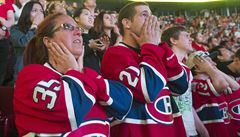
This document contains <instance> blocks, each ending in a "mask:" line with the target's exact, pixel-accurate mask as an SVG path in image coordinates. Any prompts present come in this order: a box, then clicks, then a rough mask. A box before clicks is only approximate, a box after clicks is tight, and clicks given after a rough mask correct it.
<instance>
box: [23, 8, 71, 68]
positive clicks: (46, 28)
mask: <svg viewBox="0 0 240 137" xmlns="http://www.w3.org/2000/svg"><path fill="white" fill-rule="evenodd" d="M60 16H68V15H65V14H63V13H56V14H50V15H48V16H47V17H46V18H45V19H44V20H43V22H42V23H41V24H40V25H39V26H38V28H37V33H36V35H35V37H33V38H32V39H31V40H30V42H29V43H28V45H27V47H26V49H25V51H24V54H23V61H24V65H28V64H44V63H46V62H48V50H47V47H46V46H45V44H44V43H43V38H44V37H50V38H52V37H53V34H54V29H55V25H56V19H57V18H58V17H60Z"/></svg>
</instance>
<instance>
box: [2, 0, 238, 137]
mask: <svg viewBox="0 0 240 137" xmlns="http://www.w3.org/2000/svg"><path fill="white" fill-rule="evenodd" d="M4 2H5V3H3V4H2V5H1V6H0V11H1V12H0V27H1V29H0V85H1V86H12V87H13V86H15V82H16V79H17V77H18V74H19V72H21V70H22V69H23V68H24V66H26V65H29V64H32V63H34V60H33V61H32V63H29V62H31V59H33V58H34V57H32V58H30V57H28V61H27V62H28V63H26V62H24V60H25V61H26V58H24V55H25V56H26V54H27V53H30V52H31V53H33V50H37V48H32V49H31V50H30V49H29V45H30V46H31V41H33V40H35V39H36V35H38V36H39V37H40V36H41V33H40V32H38V31H39V26H41V25H43V24H42V22H44V20H45V19H46V17H47V16H48V17H49V16H50V15H53V16H50V17H54V15H55V16H56V17H57V18H56V19H57V20H60V19H61V18H62V16H65V15H66V16H65V17H64V19H66V20H70V19H69V17H71V19H72V20H71V21H72V22H76V23H77V26H78V27H76V26H73V25H71V24H66V23H62V24H60V25H61V26H60V27H62V28H63V29H64V30H71V31H74V30H75V29H76V28H77V29H78V30H79V31H80V32H81V33H80V35H81V37H82V39H83V48H84V49H83V51H84V56H83V60H82V65H83V66H84V67H89V68H91V69H93V70H94V71H96V72H97V73H98V74H100V75H103V77H104V78H107V79H114V80H117V81H120V82H121V80H122V79H124V78H121V77H120V76H122V75H123V76H126V77H127V78H128V80H129V79H130V80H131V78H130V73H132V72H133V71H135V72H137V71H136V70H138V68H132V67H129V68H127V69H128V70H131V72H129V75H127V74H128V71H126V72H125V71H124V72H125V73H120V74H119V77H120V78H119V79H120V80H119V79H118V78H115V76H113V77H110V73H112V74H111V75H115V74H118V73H117V72H118V71H119V70H118V69H116V68H114V67H115V66H114V65H116V64H115V63H117V62H114V59H116V60H117V59H118V60H120V58H122V59H123V60H124V59H125V58H124V57H121V56H119V58H116V57H118V54H117V53H116V54H114V52H113V51H114V50H113V49H114V48H112V47H117V46H119V45H120V46H123V47H127V48H129V49H131V50H133V51H135V52H136V53H138V55H136V58H138V57H139V59H138V60H141V59H143V58H144V56H143V55H142V52H143V51H145V50H146V47H148V46H149V45H148V46H145V45H141V44H142V43H140V42H139V41H140V38H145V39H144V40H149V41H150V43H151V42H153V41H154V42H155V43H154V45H158V44H159V43H161V44H160V46H162V47H165V50H164V53H163V54H164V55H162V58H166V59H169V60H168V61H166V60H164V59H162V60H161V61H160V63H159V64H161V65H163V66H164V67H163V68H161V69H166V73H167V74H166V75H167V76H166V77H164V75H165V74H162V72H161V71H159V70H158V69H156V70H154V72H155V71H159V72H160V73H161V74H159V75H163V76H162V77H164V79H165V80H162V81H163V83H164V82H167V83H170V84H168V85H164V84H163V85H164V86H168V87H169V90H170V91H171V92H173V93H171V94H176V93H177V91H178V90H181V88H183V89H184V87H181V86H179V85H178V80H179V79H180V78H179V77H178V75H180V72H181V77H184V76H185V75H184V74H185V73H186V77H187V80H186V81H187V82H186V83H185V85H188V86H189V87H188V88H187V91H188V92H186V94H185V95H184V94H183V93H181V94H183V95H180V96H178V97H176V96H175V95H169V96H171V99H172V100H175V101H176V103H172V102H171V106H172V107H173V106H174V105H173V104H175V106H176V107H178V108H179V110H178V109H177V110H178V111H179V113H182V115H183V117H182V118H183V124H184V125H185V127H188V126H189V125H194V126H191V131H190V128H186V135H188V136H197V135H199V136H201V137H202V136H203V137H215V136H216V137H217V136H227V137H228V136H229V137H235V136H237V134H238V135H239V134H240V128H239V123H240V122H239V119H240V114H239V112H238V111H237V110H235V109H236V108H234V107H236V105H235V106H234V105H232V104H233V103H235V101H236V100H237V101H238V100H239V98H238V97H239V95H240V89H239V84H238V83H240V13H233V14H231V15H230V16H223V15H218V14H216V13H210V14H209V15H207V16H183V15H180V16H173V15H167V16H160V17H157V20H156V19H155V17H152V16H150V15H146V16H150V17H147V19H146V20H149V21H148V23H145V24H144V25H145V26H144V25H143V27H146V26H148V25H149V24H150V23H149V22H151V23H152V24H155V26H158V25H159V29H160V30H159V35H158V34H157V33H156V35H150V34H149V37H150V36H158V38H156V39H158V40H159V41H157V40H155V39H154V40H153V39H151V38H149V39H146V38H147V36H145V35H144V34H143V31H141V32H139V31H140V30H135V31H136V33H135V34H132V33H126V32H128V30H130V27H129V28H128V25H129V24H128V23H129V22H128V21H126V20H124V19H122V17H119V18H120V19H122V20H119V18H118V16H119V14H120V12H118V11H108V10H104V9H101V10H96V9H97V4H96V0H82V1H81V4H78V3H76V2H73V3H67V2H66V1H65V0H57V1H46V0H15V1H14V2H13V0H5V1H4ZM140 5H141V4H140ZM141 6H147V7H148V5H144V4H143V5H141ZM125 8H126V7H125ZM144 8H146V7H144ZM146 10H148V8H146ZM147 13H148V12H147ZM149 13H150V12H149ZM149 13H148V14H149ZM122 14H123V13H122ZM133 14H136V13H133ZM57 15H58V16H57ZM131 16H134V15H131V14H130V15H129V16H127V17H125V18H129V19H130V20H131ZM48 19H50V18H48ZM52 20H54V19H52ZM119 21H121V22H119ZM131 21H132V22H131V23H134V21H135V20H133V19H132V20H131ZM131 23H130V25H129V26H131V25H132V24H131ZM135 23H136V22H135ZM40 24H41V25H40ZM119 24H120V25H119ZM124 25H125V26H124ZM43 26H44V25H43ZM126 26H127V27H126ZM149 26H150V25H149ZM153 26H154V25H153ZM45 27H47V26H45ZM123 27H126V28H127V29H126V30H124V29H125V28H123ZM136 27H138V26H136ZM146 28H147V29H149V28H150V27H149V28H148V27H146ZM140 29H142V27H141V28H140ZM50 30H51V31H52V32H49V33H52V34H51V35H53V34H54V33H55V31H58V28H55V29H54V28H51V29H50ZM123 30H124V31H123ZM133 30H134V29H133ZM157 30H158V29H155V31H157ZM40 31H42V33H45V32H44V31H43V30H40ZM138 33H139V35H136V34H138ZM49 35H50V34H49ZM49 37H50V38H52V37H53V36H49ZM181 38H182V39H181ZM66 39H67V37H66ZM128 39H131V40H128ZM41 40H42V41H44V40H45V39H44V38H43V39H41ZM46 41H47V40H46ZM129 41H130V42H129ZM75 42H76V43H78V42H79V41H75ZM128 42H129V43H128ZM178 42H180V43H178ZM182 42H185V45H188V44H189V43H190V46H189V47H184V46H185V45H184V44H183V43H182ZM80 43H81V42H80ZM133 43H134V44H135V45H138V46H136V47H132V46H131V45H130V44H133ZM44 44H45V43H44ZM32 45H34V44H32ZM45 45H47V44H45ZM50 45H51V44H50ZM60 45H61V44H60ZM166 45H168V46H169V47H170V48H171V49H172V50H171V49H170V48H167V47H168V46H166ZM47 47H50V46H47ZM144 48H145V49H144ZM26 49H28V50H26ZM40 49H41V48H40ZM109 49H111V50H109ZM142 49H143V51H141V50H142ZM50 50H58V49H51V48H50ZM149 50H153V49H151V48H150V49H149ZM158 50H159V51H161V50H160V49H156V51H158ZM41 51H42V52H41ZM46 51H47V49H41V50H40V52H39V53H38V52H36V51H34V55H35V56H38V59H39V60H40V61H41V60H44V61H45V62H47V63H50V67H53V68H55V67H56V68H59V67H57V65H56V64H55V63H56V62H55V63H53V64H55V65H56V66H54V65H53V66H52V65H51V62H50V60H51V59H50V58H49V56H50V55H51V54H53V53H51V52H52V51H51V52H50V54H44V55H45V57H44V56H42V55H40V54H42V53H45V52H46ZM120 51H121V48H120V50H119V52H120ZM122 51H124V52H125V53H127V52H129V51H127V50H126V51H125V50H122ZM156 51H155V52H156ZM58 52H59V53H61V52H62V51H58ZM64 52H65V51H64ZM70 52H72V54H73V53H75V52H77V50H76V51H70ZM111 52H113V53H111ZM59 53H57V54H59ZM105 53H106V54H105ZM110 53H111V54H110ZM146 53H147V52H146ZM146 53H145V54H146ZM120 54H121V53H120ZM131 54H132V53H131ZM159 54H160V53H159ZM165 54H166V55H165ZM172 54H175V56H176V58H175V56H174V58H173V57H172V56H169V57H166V56H167V55H172ZM82 55H83V54H82ZM109 55H115V56H112V58H111V57H110V56H109ZM154 55H155V54H154ZM154 55H149V56H154ZM41 56H42V57H41ZM137 56H138V57H137ZM159 56H160V55H155V57H156V58H160V57H159ZM106 57H108V59H106ZM110 58H111V59H110ZM136 58H135V59H136ZM150 58H151V57H150ZM128 59H129V58H128ZM148 59H149V58H148ZM171 59H175V60H174V61H173V62H174V63H175V65H176V66H175V68H174V67H173V66H171V65H172V64H171ZM111 60H113V62H111ZM126 60H127V59H126ZM126 60H124V61H126ZM56 61H59V62H61V61H60V60H56ZM66 61H67V60H66ZM124 61H123V62H122V64H124V63H126V64H128V63H129V62H124ZM158 61H159V60H158ZM53 62H54V61H53ZM109 62H111V64H108V63H109ZM177 62H178V63H177ZM41 63H44V62H41ZM41 63H37V64H41ZM78 63H79V62H78ZM131 63H132V62H130V64H131ZM138 63H139V62H138ZM144 63H145V62H144ZM144 63H143V64H140V63H139V68H140V67H141V68H140V69H142V68H143V69H146V68H145V67H146V66H144ZM106 64H108V65H112V66H111V67H109V66H108V65H106ZM101 65H103V66H101ZM135 65H136V64H135ZM63 66H64V65H63ZM116 66H117V65H116ZM142 66H143V67H142ZM153 66H154V65H153ZM181 66H182V68H183V70H184V71H180V68H181ZM108 67H109V68H111V70H108V69H109V68H108ZM167 67H169V68H167ZM177 67H179V68H178V70H177V69H176V68H177ZM173 68H174V70H177V71H179V74H176V76H172V77H169V73H170V72H171V71H173V70H171V69H173ZM114 69H116V70H114ZM140 69H139V70H140ZM151 69H152V67H150V71H151ZM59 70H61V69H59ZM104 70H105V71H104ZM57 71H58V70H57ZM67 71H68V70H65V71H64V72H63V74H65V73H67ZM110 71H112V72H110ZM145 71H146V72H145V73H146V76H144V78H145V77H147V74H148V73H150V71H149V70H148V71H147V69H146V70H145ZM139 73H140V72H139ZM163 73H165V72H163ZM174 73H177V72H174ZM182 73H184V74H182ZM191 73H192V74H193V75H191ZM94 74H95V73H94ZM121 74H122V75H121ZM154 74H155V73H154ZM154 74H153V75H152V77H151V78H153V77H155V76H154ZM96 75H97V74H96ZM136 75H137V76H138V77H140V76H139V75H142V72H141V74H136ZM123 76H122V77H123ZM22 77H24V76H22ZM173 77H174V78H173ZM176 77H178V78H179V79H177V78H176ZM144 78H143V76H141V80H142V79H144ZM153 79H154V78H153ZM171 80H172V81H171ZM181 80H182V82H183V83H184V82H185V81H184V80H183V79H181ZM136 81H137V80H136ZM146 81H147V80H146ZM153 81H154V80H153ZM153 81H151V82H153ZM151 82H149V83H150V84H149V85H151ZM171 82H173V85H174V86H175V87H174V86H173V87H172V85H171V84H172V83H171ZM174 82H175V83H174ZM134 83H135V84H136V85H137V82H135V81H132V84H134ZM153 83H154V82H153ZM122 84H124V85H125V86H127V88H129V89H130V90H131V91H135V90H138V89H137V88H138V87H137V86H139V84H138V85H137V86H136V85H135V86H136V87H134V88H135V89H134V88H133V86H132V85H131V84H129V83H128V84H129V85H128V84H126V81H123V82H122ZM141 84H142V83H141ZM113 85H114V84H113ZM164 86H163V87H164ZM177 86H179V89H177V88H176V87H177ZM18 87H19V85H18ZM157 87H158V86H157ZM190 87H191V88H192V89H191V88H190ZM158 88H159V87H158ZM208 88H209V89H208ZM124 90H125V89H124ZM146 90H147V87H146ZM161 90H165V89H164V88H162V89H161ZM175 90H177V91H176V92H175ZM94 92H95V91H94ZM96 92H97V90H96ZM104 92H105V91H104ZM143 92H144V91H143ZM169 93H170V92H169ZM145 94H147V93H145ZM145 94H144V95H145ZM159 95H160V93H159ZM96 96H97V97H96V98H100V101H106V100H105V99H102V98H101V96H100V97H98V95H96ZM106 96H108V95H106ZM149 96H150V95H149ZM172 96H174V97H173V98H172ZM127 97H129V95H127ZM135 97H136V95H135V92H133V98H135ZM144 97H145V96H144ZM129 98H130V97H129ZM138 99H139V97H138V95H137V99H136V100H137V101H135V100H134V101H133V105H136V106H138V105H139V104H140V105H139V106H142V107H144V106H145V105H146V109H147V108H148V107H150V105H151V103H152V101H149V102H148V101H146V100H142V98H141V97H140V103H139V102H138V101H139V100H138ZM145 99H146V97H145ZM116 100H117V99H116ZM150 100H151V99H150ZM121 101H122V100H120V101H119V102H121ZM144 101H146V102H144ZM154 101H155V100H153V102H154ZM184 101H185V102H184ZM186 101H187V103H186ZM106 102H107V103H109V102H108V101H106ZM129 102H131V101H129ZM200 102H201V103H202V104H201V103H200ZM121 103H122V102H121ZM141 103H142V104H141ZM149 103H150V105H149ZM206 104H207V107H209V108H210V107H212V106H211V105H213V106H214V105H216V104H217V105H216V106H217V107H218V108H214V109H215V110H216V113H219V115H223V116H221V118H219V119H217V120H219V121H218V122H219V123H221V122H222V123H221V124H222V125H220V124H219V123H218V122H216V121H215V122H216V123H217V124H216V123H211V122H212V121H211V119H210V118H209V117H214V114H212V113H214V112H213V111H209V112H210V114H209V112H208V111H207V110H206V108H205V107H206ZM223 104H224V105H225V104H227V105H226V106H229V108H227V107H223V108H220V107H222V106H223ZM204 105H205V106H204ZM93 106H94V104H93ZM110 106H111V105H110ZM186 106H187V110H186ZM111 107H112V106H111ZM111 107H110V108H111ZM114 107H115V106H114ZM127 107H128V106H127ZM214 107H215V106H214ZM139 108H140V107H139ZM207 109H208V108H207ZM225 109H229V112H227V111H226V110H225ZM90 110H91V109H89V110H88V111H90ZM209 110H210V109H209ZM125 111H126V110H125ZM127 111H129V112H130V113H129V114H133V113H135V111H137V110H135V109H132V108H131V109H130V110H127ZM226 113H227V114H226ZM235 113H238V114H235ZM175 114H178V113H177V112H176V113H175ZM224 114H226V115H227V116H225V115H224ZM115 115H117V114H112V116H115ZM125 115H126V117H127V118H126V119H127V120H128V119H130V118H131V117H130V115H127V112H126V113H125V114H124V116H122V119H123V117H125ZM144 115H145V114H144ZM146 115H147V114H146ZM235 115H237V116H235ZM175 116H176V115H173V117H174V119H175V120H176V119H177V118H178V117H177V116H176V117H175ZM105 117H106V116H104V118H105ZM189 117H190V118H189ZM189 119H190V120H189ZM193 119H194V120H193ZM227 119H231V120H230V122H231V121H233V122H232V123H234V124H232V125H230V124H229V123H230V122H229V120H227ZM104 120H105V119H104ZM127 120H126V121H124V120H123V121H124V122H126V123H128V122H129V121H127ZM146 120H147V119H146ZM178 120H179V119H178ZM188 120H189V121H190V122H189V121H188ZM114 122H116V121H114ZM194 122H195V123H194ZM130 123H131V121H130ZM157 123H158V122H157ZM134 124H135V123H134ZM151 124H152V123H151ZM174 124H176V123H174ZM178 124H179V123H178ZM180 124H181V123H180ZM211 124H216V125H214V126H215V127H217V128H215V127H213V125H211ZM226 125H227V126H226ZM175 126H176V125H175ZM20 127H21V126H20ZM116 127H120V129H121V124H120V126H119V125H117V126H116ZM116 127H115V128H116ZM129 128H133V127H129ZM148 128H149V127H148ZM113 129H114V128H113ZM116 129H117V130H116ZM116 129H114V130H113V131H114V133H116V134H118V136H121V135H123V134H120V133H119V131H118V128H116ZM122 129H123V130H125V129H124V128H122ZM133 129H134V128H133ZM166 129H167V128H166ZM187 129H189V130H187ZM215 129H217V130H221V129H222V130H221V131H219V134H216V133H214V132H215ZM149 131H152V130H149ZM174 131H175V130H174ZM134 132H137V131H134ZM184 132H185V131H184ZM25 133H28V132H25V131H24V134H25ZM21 134H22V135H23V133H21ZM111 134H112V133H111ZM129 134H130V133H129ZM131 134H134V133H131ZM184 134H185V133H183V136H184ZM113 136H115V135H113ZM153 136H154V135H153Z"/></svg>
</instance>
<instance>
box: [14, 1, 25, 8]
mask: <svg viewBox="0 0 240 137" xmlns="http://www.w3.org/2000/svg"><path fill="white" fill-rule="evenodd" d="M14 4H15V5H16V6H17V7H18V8H19V9H20V8H22V6H23V5H22V4H21V3H20V1H19V0H14Z"/></svg>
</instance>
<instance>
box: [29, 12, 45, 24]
mask: <svg viewBox="0 0 240 137" xmlns="http://www.w3.org/2000/svg"><path fill="white" fill-rule="evenodd" d="M43 20H44V14H43V13H38V14H37V15H36V16H35V17H34V18H33V21H32V24H35V25H39V24H40V23H41V22H42V21H43Z"/></svg>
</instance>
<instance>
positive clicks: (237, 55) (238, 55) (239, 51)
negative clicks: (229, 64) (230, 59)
mask: <svg viewBox="0 0 240 137" xmlns="http://www.w3.org/2000/svg"><path fill="white" fill-rule="evenodd" d="M234 57H235V58H239V59H240V48H239V49H238V50H237V51H236V53H235V55H234Z"/></svg>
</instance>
